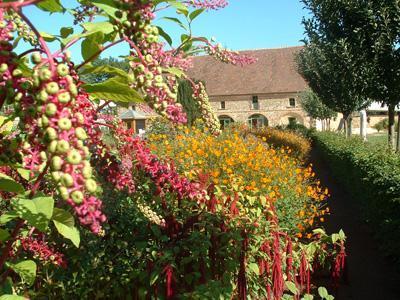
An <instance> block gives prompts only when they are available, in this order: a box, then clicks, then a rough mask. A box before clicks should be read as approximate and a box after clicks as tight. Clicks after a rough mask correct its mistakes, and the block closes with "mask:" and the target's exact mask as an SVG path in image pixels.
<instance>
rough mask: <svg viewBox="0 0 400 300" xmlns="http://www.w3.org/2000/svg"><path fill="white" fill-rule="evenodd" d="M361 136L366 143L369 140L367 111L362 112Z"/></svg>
mask: <svg viewBox="0 0 400 300" xmlns="http://www.w3.org/2000/svg"><path fill="white" fill-rule="evenodd" d="M360 136H361V138H362V139H363V141H364V142H365V141H366V140H367V111H366V110H365V109H363V110H361V111H360Z"/></svg>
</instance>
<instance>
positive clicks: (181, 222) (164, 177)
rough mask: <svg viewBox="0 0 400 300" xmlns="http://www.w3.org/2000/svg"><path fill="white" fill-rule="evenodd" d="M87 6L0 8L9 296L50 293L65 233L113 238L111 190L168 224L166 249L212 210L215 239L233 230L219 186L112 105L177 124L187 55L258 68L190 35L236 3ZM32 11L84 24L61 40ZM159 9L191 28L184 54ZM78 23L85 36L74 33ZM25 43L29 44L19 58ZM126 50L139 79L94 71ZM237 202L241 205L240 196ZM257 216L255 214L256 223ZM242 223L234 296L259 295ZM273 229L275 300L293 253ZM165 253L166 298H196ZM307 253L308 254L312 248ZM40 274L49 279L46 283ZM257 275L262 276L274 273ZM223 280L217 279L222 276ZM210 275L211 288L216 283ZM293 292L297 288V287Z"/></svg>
mask: <svg viewBox="0 0 400 300" xmlns="http://www.w3.org/2000/svg"><path fill="white" fill-rule="evenodd" d="M77 2H78V3H79V7H77V8H75V9H72V10H67V9H65V8H64V7H63V5H62V3H61V2H60V1H58V0H26V1H1V2H0V111H1V114H2V117H1V119H0V122H1V124H0V126H1V128H0V135H1V140H0V149H1V154H0V197H1V203H0V204H1V216H0V225H1V228H0V242H1V253H0V272H1V275H0V283H1V291H0V292H1V295H2V296H1V297H0V299H1V298H4V299H10V298H11V299H20V298H21V299H22V298H25V297H30V296H31V295H32V294H35V293H34V291H38V290H40V288H41V286H42V281H41V280H40V278H42V277H45V275H46V274H48V272H51V271H52V270H54V269H55V268H60V267H61V268H68V265H69V263H68V259H69V257H67V256H66V255H64V254H63V253H62V251H61V250H60V249H62V248H65V246H66V243H69V242H66V241H63V242H60V239H59V238H58V237H57V235H61V236H62V237H64V238H66V239H67V240H69V241H70V242H71V243H72V244H73V245H75V246H76V247H79V245H80V233H79V232H80V230H81V231H82V230H85V229H84V228H87V229H88V230H90V231H91V232H92V233H93V234H95V235H98V236H99V238H100V237H101V236H106V235H107V232H106V231H105V230H104V228H103V227H104V224H107V216H106V215H105V214H104V213H103V211H102V208H103V203H102V200H101V199H102V192H103V189H104V187H105V186H106V185H107V186H111V189H114V190H117V191H123V192H125V193H128V195H130V196H131V197H132V198H134V199H137V201H136V203H135V207H132V208H131V209H135V208H136V209H137V211H138V212H139V213H140V214H141V215H142V216H143V218H144V219H145V220H146V221H147V222H148V223H149V224H153V225H152V226H155V227H152V228H158V229H157V230H156V231H155V232H162V233H163V242H164V243H165V242H167V244H169V245H171V244H174V243H176V239H177V238H178V237H179V236H180V235H181V234H182V233H185V232H186V231H187V230H189V231H190V232H192V233H193V232H194V233H196V232H197V233H200V232H202V228H204V227H201V226H200V227H197V225H196V224H197V222H199V220H200V216H201V215H202V211H207V212H208V213H209V215H208V216H209V219H210V220H209V221H208V222H206V225H207V231H205V232H212V231H213V230H214V228H220V229H221V230H222V232H225V231H224V230H223V229H222V228H221V226H222V225H221V224H215V223H213V221H212V220H214V219H215V217H214V214H215V213H216V212H217V210H215V209H214V208H213V204H212V203H214V202H213V201H214V199H216V197H221V199H222V198H223V197H226V195H220V194H217V193H216V194H213V191H210V187H207V186H204V184H202V181H201V178H198V179H197V180H189V179H187V178H185V177H183V176H181V175H179V174H178V173H177V172H176V170H175V168H174V166H173V165H172V164H170V163H168V162H165V161H162V160H160V159H159V158H158V157H157V156H156V155H154V154H152V153H151V151H150V150H149V148H148V146H147V145H146V143H145V142H144V141H143V140H141V139H140V138H138V137H134V136H133V132H132V131H129V130H125V129H124V128H123V126H122V124H121V123H119V122H118V121H116V120H114V119H113V118H112V117H111V116H108V115H105V114H104V113H102V110H103V108H105V107H106V106H108V105H110V103H116V104H124V105H126V104H129V103H137V102H145V103H146V104H148V105H149V106H150V107H151V108H152V109H153V110H154V111H155V112H157V113H159V114H160V115H161V116H164V117H165V118H167V119H169V120H170V121H172V122H174V123H178V124H182V123H185V122H186V117H185V113H184V111H183V109H182V107H181V106H180V105H179V104H178V103H177V102H176V98H177V82H178V79H179V78H186V79H188V80H190V79H189V78H187V76H186V75H185V71H186V70H187V68H188V67H189V66H190V58H189V55H191V54H194V53H198V52H205V53H208V54H210V55H213V56H215V57H216V58H217V59H219V60H222V61H223V62H226V63H231V64H235V65H239V66H243V65H245V64H249V63H253V62H254V59H252V58H251V57H246V56H242V55H240V54H239V53H236V52H232V51H229V50H227V49H223V48H222V47H221V46H220V45H215V44H213V43H212V42H210V41H209V40H207V39H205V38H204V37H196V36H194V35H193V34H192V31H191V26H192V22H193V20H194V19H196V18H197V17H198V16H199V15H200V14H201V13H203V12H204V11H206V10H208V9H218V8H222V7H224V6H225V5H226V4H227V2H226V1H225V0H194V1H183V0H182V1H171V0H153V1H152V0H133V1H132V0H130V1H128V0H94V1H86V0H79V1H77ZM29 5H35V6H37V7H38V8H40V9H41V10H43V11H46V12H49V13H50V14H52V13H69V14H72V16H73V18H74V21H73V23H74V24H71V26H67V27H63V28H60V34H59V35H52V34H48V33H40V32H39V31H38V30H37V28H36V27H35V25H34V24H33V22H32V21H31V19H30V18H29V17H28V16H26V15H25V13H24V10H23V8H24V7H26V6H29ZM161 10H165V11H166V12H168V13H171V14H174V15H175V13H177V14H178V17H167V18H166V19H167V20H170V21H172V22H175V23H177V25H179V26H180V27H181V28H184V29H185V31H186V33H185V34H183V35H182V37H181V40H182V43H181V45H179V46H178V47H172V45H170V48H169V49H168V50H167V48H166V45H165V42H167V43H169V44H172V39H171V37H170V36H169V35H168V34H167V33H166V32H165V31H164V29H163V28H161V27H158V26H155V25H154V21H155V18H156V13H157V12H159V11H161ZM72 25H75V27H74V26H72ZM78 26H79V27H78ZM77 27H78V28H81V30H80V32H78V33H75V30H76V28H77ZM162 39H163V40H164V41H165V42H162V41H161V40H162ZM20 41H24V42H25V43H26V44H27V45H31V48H30V49H28V50H26V51H24V52H21V53H17V52H16V51H17V49H18V48H17V46H18V43H19V42H20ZM80 41H81V42H82V43H81V47H82V57H83V59H84V60H83V62H81V63H79V64H77V63H76V62H74V61H73V60H72V58H71V55H70V52H69V48H71V47H72V46H73V45H75V44H77V43H78V42H80ZM56 42H59V43H60V49H59V50H57V51H54V52H52V51H51V50H50V48H51V47H49V43H56ZM120 43H127V45H128V46H129V48H130V51H129V54H128V55H127V60H128V61H129V63H130V68H131V70H130V72H125V71H123V70H120V69H117V68H113V67H111V66H106V67H104V66H97V67H96V66H92V65H91V64H90V62H91V61H93V60H94V59H96V58H97V57H98V56H99V55H100V54H101V53H102V52H103V51H105V50H106V49H109V48H111V47H113V46H115V45H117V44H120ZM28 57H29V58H30V59H28ZM88 73H94V74H95V73H109V74H110V76H109V77H108V79H107V80H105V81H103V82H98V83H92V84H89V83H84V82H82V81H81V79H80V77H79V76H80V75H81V74H88ZM193 90H194V91H195V92H194V99H195V100H196V101H198V102H199V106H200V107H201V108H202V117H203V120H204V123H205V124H206V125H208V127H209V128H210V130H211V131H212V132H213V133H214V134H218V132H219V127H218V122H217V119H216V118H215V115H214V114H213V113H212V110H211V108H210V105H209V103H208V96H207V94H206V91H205V88H204V86H203V85H202V84H197V85H196V84H194V83H193ZM104 127H108V128H109V129H110V130H111V131H113V132H114V133H115V138H116V143H115V145H112V146H110V145H106V144H105V143H104V142H103V140H102V129H103V128H104ZM139 175H141V176H139ZM144 178H146V180H147V181H145V180H144ZM99 182H102V183H103V186H102V185H100V184H99ZM149 185H150V186H151V193H150V192H149V191H147V196H148V195H150V196H151V199H148V198H146V199H145V200H146V201H144V200H143V199H139V198H135V195H138V194H140V193H139V192H140V191H142V190H143V189H144V190H146V188H145V187H146V186H149ZM237 196H238V197H241V195H239V194H237ZM210 197H211V198H210ZM228 197H229V196H228ZM235 197H236V196H235ZM229 201H234V198H233V200H232V199H231V198H230V200H229ZM229 201H228V202H229ZM210 205H211V206H210ZM223 211H226V209H223V210H222V211H221V212H223ZM228 213H229V214H233V215H234V216H235V215H236V210H235V209H234V206H232V205H231V206H230V208H229V209H228ZM251 213H252V211H251V210H250V209H249V216H251ZM224 214H225V213H223V214H222V215H224ZM75 219H77V221H78V222H79V224H80V225H79V226H78V225H76V223H75ZM228 220H229V218H228V219H227V220H226V222H227V221H228ZM224 222H225V221H224ZM234 223H235V224H236V225H241V226H237V228H236V227H235V229H234V230H232V234H231V233H230V234H229V235H228V237H229V239H228V240H226V239H225V241H224V243H225V244H226V245H229V244H230V242H231V241H236V242H235V243H236V246H239V248H238V249H239V251H238V252H237V253H238V256H237V258H238V262H239V265H238V266H239V267H238V268H236V267H233V269H232V270H233V271H232V273H231V274H232V278H237V289H234V290H233V291H232V293H231V294H232V295H237V296H240V298H241V299H245V298H246V297H247V295H248V294H250V295H251V294H253V292H251V293H248V292H247V285H248V284H247V282H248V280H249V278H248V276H249V275H248V274H247V272H246V270H247V268H246V264H247V263H246V255H245V252H246V251H245V250H247V247H248V243H247V241H248V239H249V232H252V230H254V229H253V228H251V226H250V225H249V224H252V222H249V220H248V218H247V217H246V218H244V219H243V220H241V219H238V220H236V221H235V222H232V224H234ZM275 223H276V222H275ZM271 224H272V223H271ZM78 228H79V229H78ZM210 230H211V231H210ZM238 230H239V231H238ZM268 232H271V236H270V237H271V239H272V240H271V241H272V242H271V244H270V246H268V247H275V248H273V249H275V250H276V251H272V252H271V254H268V253H267V254H266V255H264V256H265V257H264V259H265V260H266V261H268V259H269V260H271V261H273V262H272V264H271V267H272V270H273V273H271V274H272V277H268V276H270V275H271V274H269V273H265V274H266V275H265V277H267V283H266V285H265V287H266V291H267V292H266V293H267V294H266V295H267V297H270V294H271V295H272V294H273V297H275V298H277V297H280V295H282V294H283V293H284V291H286V290H288V289H287V288H286V287H284V285H283V279H284V277H283V275H282V274H283V273H282V270H281V269H279V268H281V266H280V265H279V263H278V261H280V262H281V258H282V257H283V256H280V254H279V253H278V252H279V251H281V250H282V249H283V248H282V247H283V246H282V245H283V244H282V243H288V244H287V246H286V247H288V248H290V247H289V244H290V243H289V241H290V238H288V237H286V235H285V234H280V233H279V230H271V231H268ZM258 234H259V233H257V236H258ZM211 236H213V235H211ZM282 237H284V240H282ZM132 238H134V236H133V237H132ZM213 238H214V237H213ZM165 239H166V240H165ZM343 239H344V238H342V239H341V240H343ZM265 243H268V242H265ZM334 244H336V241H335V242H334ZM268 245H269V244H268ZM264 246H265V247H264V248H267V246H266V245H264ZM278 248H279V249H280V250H279V251H278ZM240 249H241V250H240ZM158 250H159V252H158V253H157V251H156V255H158V256H160V257H164V258H163V259H161V260H160V261H159V262H157V263H158V267H159V268H160V272H161V274H163V275H165V280H161V279H160V282H157V284H159V285H161V284H162V285H163V286H164V287H165V288H164V289H165V297H166V298H169V299H171V298H173V297H175V296H176V295H177V292H178V291H179V292H185V291H187V290H186V289H185V287H188V289H190V285H189V286H185V285H184V286H181V287H176V285H177V284H179V283H180V282H179V281H178V280H176V271H175V269H176V266H175V265H174V261H173V260H171V259H166V258H165V256H163V252H162V251H163V250H162V249H158ZM207 251H208V250H207ZM213 251H216V249H214V250H213ZM277 251H278V252H277ZM165 253H168V252H165ZM302 253H304V254H302V256H301V257H302V258H303V257H305V255H306V254H305V253H306V252H305V251H303V252H302ZM271 255H272V256H271ZM144 263H148V261H146V260H145V261H144ZM200 265H201V264H200ZM288 265H291V264H288ZM306 265H307V262H306V259H305V258H304V259H302V260H301V263H300V265H299V266H300V267H299V268H300V269H293V270H299V272H297V271H293V278H300V282H299V284H300V285H299V287H300V288H301V287H302V286H303V281H304V280H305V281H307V282H309V279H308V277H307V278H306V279H305V277H304V276H305V274H308V273H307V272H308V271H309V270H310V269H309V268H310V267H309V266H306ZM338 265H340V264H338ZM264 267H265V264H264ZM235 270H236V271H238V273H237V272H236V271H235ZM181 271H182V270H181ZM37 274H41V276H42V277H40V278H37V277H36V275H37ZM183 275H184V273H181V276H183ZM257 276H261V277H262V276H264V273H262V272H260V274H259V275H257ZM268 278H269V279H268ZM208 279H209V278H208ZM216 279H218V277H216V278H213V281H215V280H216ZM204 280H205V281H204V282H206V281H207V278H206V277H205V278H204ZM156 281H157V280H156ZM287 281H288V282H290V279H288V280H287ZM193 282H196V281H193ZM222 282H223V281H222ZM294 282H296V280H294ZM230 283H232V282H230ZM294 284H295V283H294ZM151 285H152V284H150V286H151ZM295 286H296V284H295ZM288 288H289V290H294V289H291V286H289V287H288ZM269 289H271V291H269ZM270 292H271V293H270ZM300 293H301V292H300V291H299V292H297V295H300ZM17 294H20V295H24V296H17ZM264 295H265V293H264ZM271 299H272V298H271Z"/></svg>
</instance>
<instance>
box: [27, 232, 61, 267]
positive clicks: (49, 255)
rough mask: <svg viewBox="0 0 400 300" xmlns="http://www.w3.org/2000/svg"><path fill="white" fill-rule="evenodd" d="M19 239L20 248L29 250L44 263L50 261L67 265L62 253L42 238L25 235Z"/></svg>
mask: <svg viewBox="0 0 400 300" xmlns="http://www.w3.org/2000/svg"><path fill="white" fill-rule="evenodd" d="M20 241H21V246H22V249H23V250H24V251H29V252H31V253H32V254H33V257H34V258H36V259H39V260H40V261H42V262H44V263H51V264H53V265H56V266H60V267H63V268H66V267H67V262H66V261H65V259H64V255H63V254H62V253H59V252H56V251H55V250H54V249H52V248H51V247H50V246H49V245H48V244H47V243H46V242H45V241H44V240H43V239H35V238H33V237H27V238H22V239H21V240H20Z"/></svg>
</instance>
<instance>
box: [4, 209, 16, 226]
mask: <svg viewBox="0 0 400 300" xmlns="http://www.w3.org/2000/svg"><path fill="white" fill-rule="evenodd" d="M15 218H18V214H17V213H16V212H13V211H11V212H8V213H4V214H2V215H1V216H0V224H6V223H8V222H10V221H11V220H14V219H15Z"/></svg>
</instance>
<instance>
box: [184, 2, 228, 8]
mask: <svg viewBox="0 0 400 300" xmlns="http://www.w3.org/2000/svg"><path fill="white" fill-rule="evenodd" d="M185 3H187V4H190V5H192V6H194V7H197V8H204V9H219V8H224V7H225V6H227V5H228V1H227V0H190V1H186V2H185Z"/></svg>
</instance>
